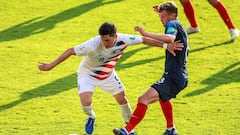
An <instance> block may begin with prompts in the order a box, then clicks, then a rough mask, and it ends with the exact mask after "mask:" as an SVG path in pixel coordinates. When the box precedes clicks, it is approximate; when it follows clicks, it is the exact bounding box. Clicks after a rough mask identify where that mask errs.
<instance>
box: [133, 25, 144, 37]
mask: <svg viewBox="0 0 240 135" xmlns="http://www.w3.org/2000/svg"><path fill="white" fill-rule="evenodd" d="M134 30H135V31H138V32H139V33H140V34H141V35H143V36H144V35H145V33H146V31H145V30H144V29H143V28H142V27H140V26H136V27H135V28H134Z"/></svg>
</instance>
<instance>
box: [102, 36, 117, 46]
mask: <svg viewBox="0 0 240 135" xmlns="http://www.w3.org/2000/svg"><path fill="white" fill-rule="evenodd" d="M116 39H117V35H116V34H115V35H114V36H110V35H101V40H102V43H103V45H104V46H105V47H106V48H111V47H112V46H113V45H114V44H115V41H116Z"/></svg>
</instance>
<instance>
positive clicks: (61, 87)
mask: <svg viewBox="0 0 240 135" xmlns="http://www.w3.org/2000/svg"><path fill="white" fill-rule="evenodd" d="M227 43H228V42H223V43H219V44H215V45H211V46H207V47H203V48H199V49H196V50H192V51H190V53H192V52H197V51H201V50H203V49H206V48H211V47H216V46H220V45H226V44H227ZM148 48H150V47H149V46H144V47H141V48H137V49H135V50H131V51H128V52H126V53H124V55H123V56H122V58H121V59H120V60H119V62H118V63H117V65H116V70H121V69H125V68H129V67H133V66H137V65H142V64H145V63H150V62H154V61H157V60H160V59H164V58H165V56H164V54H162V56H159V57H155V58H149V59H143V60H138V61H133V62H130V63H126V64H122V62H123V61H125V60H126V59H128V58H129V57H131V56H132V55H134V54H135V53H137V52H138V51H142V50H146V49H148ZM157 49H158V48H157ZM238 64H239V63H235V64H233V65H231V66H229V67H228V68H226V69H224V70H223V71H222V72H221V73H219V74H217V75H214V76H212V77H210V80H211V79H212V78H213V79H224V78H228V79H229V80H228V81H226V80H223V81H219V82H218V83H217V84H213V85H210V84H209V87H207V88H205V89H202V90H198V91H195V92H193V93H189V94H187V96H192V95H199V94H202V93H203V92H205V91H209V90H211V89H213V88H215V87H217V86H219V85H221V84H226V83H230V82H234V81H240V80H239V79H238V76H239V74H240V71H239V70H234V71H231V72H227V71H229V70H230V69H231V68H233V67H234V66H236V65H238ZM232 77H235V79H234V80H233V79H231V78H232ZM203 83H206V84H208V83H209V80H206V81H204V82H203ZM75 87H77V82H76V73H74V74H71V75H69V76H66V77H64V78H60V79H58V80H56V81H54V82H51V83H48V84H46V85H43V86H40V87H37V88H34V89H31V90H28V91H26V92H24V93H22V94H21V95H20V97H21V98H20V99H19V100H16V101H13V102H10V103H8V104H5V105H1V106H0V111H3V110H6V109H10V108H12V107H14V106H16V105H18V104H20V103H22V102H25V101H27V100H30V99H33V98H39V97H47V96H51V95H56V94H58V93H61V92H64V91H67V90H69V89H72V88H75Z"/></svg>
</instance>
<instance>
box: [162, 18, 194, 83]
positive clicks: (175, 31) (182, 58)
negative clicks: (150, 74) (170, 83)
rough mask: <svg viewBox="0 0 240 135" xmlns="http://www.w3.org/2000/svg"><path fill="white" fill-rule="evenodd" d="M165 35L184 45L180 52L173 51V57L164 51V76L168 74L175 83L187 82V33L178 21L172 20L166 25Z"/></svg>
mask: <svg viewBox="0 0 240 135" xmlns="http://www.w3.org/2000/svg"><path fill="white" fill-rule="evenodd" d="M165 34H172V35H175V36H176V39H175V41H178V40H180V41H181V43H183V45H184V48H183V50H182V51H175V53H176V56H173V55H172V54H171V53H169V52H168V51H167V50H166V60H165V74H168V75H169V77H171V78H172V79H173V80H175V81H176V83H179V82H182V81H187V80H188V73H187V67H186V62H187V56H188V50H189V42H188V36H187V33H186V31H185V30H184V28H183V26H182V24H181V23H180V22H179V20H172V21H169V22H168V23H167V24H166V28H165ZM178 85H181V84H178Z"/></svg>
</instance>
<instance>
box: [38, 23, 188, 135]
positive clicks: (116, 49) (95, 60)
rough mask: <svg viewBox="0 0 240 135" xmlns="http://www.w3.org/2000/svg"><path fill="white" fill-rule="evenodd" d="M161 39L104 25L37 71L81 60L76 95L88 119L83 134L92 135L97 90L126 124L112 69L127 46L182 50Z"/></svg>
mask: <svg viewBox="0 0 240 135" xmlns="http://www.w3.org/2000/svg"><path fill="white" fill-rule="evenodd" d="M161 38H162V39H164V41H168V42H166V43H163V42H161V41H159V40H156V39H152V38H149V37H144V36H140V35H129V34H121V33H117V28H116V26H115V25H114V24H112V23H109V22H105V23H103V24H102V25H101V26H100V28H99V35H98V36H96V37H94V38H92V39H90V40H88V41H86V42H84V43H82V44H79V45H77V46H74V47H71V48H69V49H67V50H66V51H64V52H63V53H62V54H61V55H60V56H59V57H57V58H56V59H55V60H54V61H52V62H50V63H46V62H39V65H38V68H39V70H41V71H49V70H51V69H53V68H54V67H55V66H57V65H58V64H60V63H61V62H63V61H65V60H66V59H67V58H69V57H70V56H71V55H77V56H83V60H82V61H81V63H80V65H79V68H78V72H77V73H78V77H77V80H78V94H79V97H80V101H81V107H82V110H83V112H84V113H85V114H87V116H88V119H87V122H86V125H85V131H86V133H88V134H92V133H93V130H94V122H95V118H96V115H95V113H94V111H93V104H92V95H93V92H94V88H95V87H96V86H97V87H99V88H101V89H102V90H103V91H105V92H108V93H110V94H112V95H113V96H114V98H115V100H116V101H117V103H118V104H119V106H120V110H121V113H122V116H123V119H124V122H126V123H128V121H129V118H130V116H131V114H132V109H131V106H130V104H129V103H128V100H127V98H126V96H125V92H124V90H125V88H124V85H123V84H122V82H121V80H120V79H119V77H118V76H117V74H116V72H115V70H114V67H115V65H116V63H117V62H118V60H119V59H120V57H121V56H122V54H123V52H124V50H125V49H126V47H127V46H129V45H135V44H147V45H150V46H157V47H162V48H165V49H167V50H168V51H169V52H170V53H171V54H172V55H175V52H174V51H175V50H182V48H183V45H182V44H181V43H178V42H173V41H172V40H171V38H170V37H169V35H167V34H166V35H165V34H163V35H162V36H161ZM134 134H135V133H134V132H132V133H131V135H134Z"/></svg>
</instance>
